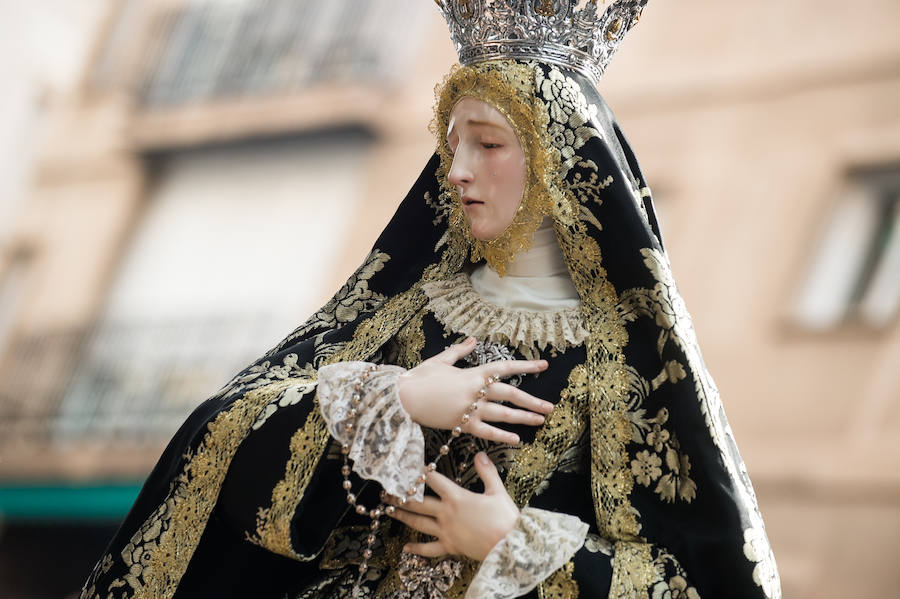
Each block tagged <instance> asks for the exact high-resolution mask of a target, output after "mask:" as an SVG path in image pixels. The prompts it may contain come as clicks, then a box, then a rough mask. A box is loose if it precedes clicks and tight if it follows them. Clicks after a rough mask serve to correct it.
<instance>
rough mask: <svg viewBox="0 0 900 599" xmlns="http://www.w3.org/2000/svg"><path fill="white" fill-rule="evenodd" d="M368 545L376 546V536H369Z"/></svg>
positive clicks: (367, 538)
mask: <svg viewBox="0 0 900 599" xmlns="http://www.w3.org/2000/svg"><path fill="white" fill-rule="evenodd" d="M366 543H368V544H369V545H374V544H375V535H372V534H370V535H369V536H367V537H366Z"/></svg>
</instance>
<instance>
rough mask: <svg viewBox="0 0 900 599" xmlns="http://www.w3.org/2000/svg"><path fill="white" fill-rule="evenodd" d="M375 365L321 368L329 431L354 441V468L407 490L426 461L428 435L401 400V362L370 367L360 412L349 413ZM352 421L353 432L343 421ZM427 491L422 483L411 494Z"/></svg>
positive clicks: (400, 492) (393, 490)
mask: <svg viewBox="0 0 900 599" xmlns="http://www.w3.org/2000/svg"><path fill="white" fill-rule="evenodd" d="M371 367H372V364H369V363H367V362H338V363H337V364H330V365H328V366H323V367H322V368H320V369H319V376H318V380H319V390H318V398H319V407H320V408H321V410H322V417H323V418H324V419H325V422H326V424H327V425H328V432H330V433H331V435H332V436H333V437H334V438H335V439H337V440H338V441H340V442H341V443H347V444H348V445H349V446H350V454H349V456H348V457H349V458H350V459H351V460H352V461H353V470H354V471H355V472H356V473H357V474H359V475H360V476H361V477H363V478H365V479H369V480H374V481H377V482H378V483H380V484H381V486H382V487H384V489H385V490H386V491H387V492H388V493H390V494H392V495H397V496H405V495H406V493H407V490H408V489H409V488H410V487H412V486H413V484H414V483H415V482H416V479H417V478H418V477H419V475H420V474H422V470H423V468H424V467H425V438H424V436H423V435H422V429H421V427H420V426H419V425H418V424H416V423H415V422H413V420H412V418H410V417H409V414H407V413H406V410H404V409H403V405H402V404H401V403H400V397H399V395H398V394H397V378H398V377H399V376H400V374H402V373H403V372H405V369H403V368H401V367H399V366H390V365H381V366H378V368H376V369H375V370H373V371H371V372H369V375H368V377H367V378H366V380H365V382H364V383H363V388H362V389H361V392H360V399H361V400H362V401H361V402H360V404H359V406H358V408H357V412H358V413H357V415H356V417H355V418H351V417H350V408H351V405H350V400H351V397H352V396H353V394H354V393H355V392H356V391H355V387H356V385H357V384H358V383H359V382H360V380H361V378H362V375H363V373H365V372H367V371H369V369H370V368H371ZM351 421H353V422H354V428H353V432H351V433H347V431H346V428H345V425H346V424H347V423H348V422H351ZM423 496H424V489H423V487H422V485H419V489H418V492H417V493H416V495H414V496H413V497H411V499H416V500H417V501H422V500H423Z"/></svg>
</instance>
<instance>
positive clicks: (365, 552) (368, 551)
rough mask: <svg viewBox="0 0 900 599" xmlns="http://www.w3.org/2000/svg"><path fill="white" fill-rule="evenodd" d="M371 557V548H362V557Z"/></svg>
mask: <svg viewBox="0 0 900 599" xmlns="http://www.w3.org/2000/svg"><path fill="white" fill-rule="evenodd" d="M371 557H372V550H371V549H363V559H369V558H371Z"/></svg>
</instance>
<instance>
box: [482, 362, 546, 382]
mask: <svg viewBox="0 0 900 599" xmlns="http://www.w3.org/2000/svg"><path fill="white" fill-rule="evenodd" d="M473 370H476V371H478V373H479V374H481V375H482V376H483V377H484V378H485V379H487V377H488V376H490V375H492V374H493V375H496V376H501V377H506V376H512V375H514V374H528V373H532V372H543V371H544V370H547V360H501V361H499V362H490V363H488V364H484V365H483V366H478V367H476V368H474V369H473Z"/></svg>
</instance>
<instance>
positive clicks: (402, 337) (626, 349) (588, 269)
mask: <svg viewBox="0 0 900 599" xmlns="http://www.w3.org/2000/svg"><path fill="white" fill-rule="evenodd" d="M466 95H468V96H474V97H477V98H480V99H482V100H484V101H486V102H488V103H490V104H492V105H493V106H495V107H496V108H498V110H500V111H501V112H502V113H503V114H504V115H505V116H506V117H507V119H508V120H509V121H510V123H511V124H512V125H513V127H514V128H515V129H516V132H517V134H518V135H519V139H520V141H521V142H522V145H523V149H524V150H525V153H526V157H527V160H528V164H529V173H528V182H527V185H526V197H525V199H524V200H523V210H521V211H520V212H521V214H520V216H519V217H517V220H516V221H514V224H513V226H512V227H511V229H510V231H509V232H508V233H509V234H508V235H506V236H505V237H504V239H502V240H500V241H499V242H498V243H497V244H495V245H493V246H491V245H484V244H479V243H476V242H474V240H472V239H471V237H470V236H469V235H468V232H467V229H466V227H465V223H464V221H463V220H462V213H461V210H460V208H459V205H458V198H457V197H456V192H455V190H454V189H453V188H452V187H451V186H449V185H448V184H447V182H446V173H447V171H448V169H449V161H450V155H449V150H448V148H447V147H446V143H445V142H443V141H441V138H442V137H443V136H442V134H440V133H439V134H438V139H439V142H438V150H437V152H436V153H435V155H434V156H433V157H432V158H431V159H430V160H429V161H428V163H427V164H426V165H425V168H424V169H423V171H422V174H421V175H420V177H419V179H418V180H417V181H416V183H415V184H414V185H413V187H412V189H411V190H410V192H409V194H408V195H407V196H406V198H405V199H404V200H403V202H402V203H401V204H400V206H399V208H398V210H397V213H396V215H395V216H394V217H393V219H392V220H391V222H390V224H389V225H388V226H387V228H386V229H385V230H384V232H383V233H382V235H381V236H380V237H379V238H378V240H377V242H376V243H375V246H374V248H373V250H372V252H371V253H370V254H369V256H368V257H367V258H366V260H365V262H364V263H363V264H362V266H361V267H360V268H359V269H358V270H357V271H356V272H355V273H354V275H353V276H352V277H351V278H350V279H349V280H348V281H347V282H346V284H345V285H344V286H343V287H342V288H341V289H340V290H339V291H338V292H337V293H336V294H335V296H334V297H333V298H332V300H331V301H330V302H329V303H328V304H326V305H325V306H324V307H322V309H321V310H319V311H318V312H316V314H314V315H313V316H312V317H311V318H310V319H309V320H308V321H307V322H306V323H305V324H303V325H302V326H301V327H299V328H298V329H297V330H295V331H294V332H293V333H291V334H290V335H288V336H287V337H286V338H285V339H284V340H283V341H282V342H280V343H279V344H278V345H277V346H276V347H275V348H273V349H272V350H271V351H269V352H268V353H266V355H265V356H263V357H262V358H261V359H260V360H258V361H257V362H255V363H254V364H252V365H251V366H249V367H248V368H246V369H245V370H244V371H242V372H241V373H240V374H238V375H237V376H235V377H234V379H233V380H232V381H231V382H229V383H228V384H227V385H226V386H225V387H224V388H223V389H222V390H221V391H219V392H218V393H217V394H216V395H215V396H214V397H212V398H210V399H208V400H207V401H206V402H204V403H202V404H201V405H200V406H199V407H198V408H197V409H196V410H195V411H194V413H193V414H191V416H190V417H189V418H188V419H187V421H186V422H185V423H184V425H183V426H182V427H181V429H180V430H179V431H178V432H177V434H176V435H175V436H174V438H173V439H172V441H171V442H170V444H169V446H168V447H167V449H166V450H165V452H164V453H163V455H162V456H161V458H160V460H159V463H158V464H157V466H156V467H155V469H154V470H153V472H152V473H151V474H150V476H149V477H148V479H147V481H146V483H145V485H144V487H143V490H142V491H141V493H140V496H139V497H138V499H137V501H136V502H135V504H134V506H133V508H132V510H131V512H130V513H129V514H128V517H127V518H126V520H125V522H124V523H123V524H122V527H121V529H120V530H119V532H118V533H117V534H116V536H115V537H114V538H113V539H112V541H111V543H110V545H109V548H108V550H107V552H106V554H105V555H104V556H103V557H102V558H101V560H100V561H99V563H98V564H97V566H96V568H95V570H94V571H93V573H92V574H91V576H90V578H89V579H88V581H87V582H86V584H85V587H84V590H83V593H82V595H81V597H82V599H107V598H116V599H118V598H145V597H153V598H170V597H216V598H220V597H232V596H234V597H238V596H242V597H248V596H249V597H322V598H324V597H343V596H349V595H348V594H347V593H348V587H349V586H350V585H352V582H353V581H354V580H355V572H356V568H355V565H354V564H356V563H358V562H359V551H360V549H361V544H362V540H361V539H362V535H364V533H365V531H366V530H367V527H368V520H367V519H366V518H364V517H360V516H357V515H356V514H355V513H352V512H351V511H348V509H347V504H346V501H345V492H344V491H343V490H342V489H341V484H340V483H341V477H340V464H341V462H340V460H339V459H338V458H339V456H338V455H337V452H336V451H335V442H334V441H333V440H332V439H331V438H330V436H329V434H328V433H327V431H326V428H325V423H324V421H323V420H322V417H321V415H320V412H319V408H318V404H317V398H316V373H317V369H318V368H319V367H320V366H322V365H324V364H328V363H333V362H336V361H347V360H364V361H370V362H376V363H394V364H400V365H402V366H405V367H412V366H414V365H415V364H417V363H418V362H420V361H421V360H423V359H425V358H427V357H429V356H431V355H434V354H436V353H438V352H440V351H441V350H442V349H443V348H444V347H445V346H446V345H448V344H449V343H451V342H455V341H457V340H458V339H460V338H461V337H462V335H458V334H455V333H454V332H448V331H446V330H445V328H444V327H443V326H442V325H441V324H440V323H439V322H437V320H435V318H434V315H433V314H432V313H431V312H430V311H429V310H428V298H427V297H426V295H425V294H424V293H423V291H422V285H423V283H425V282H427V281H440V280H444V279H447V278H449V277H451V276H453V275H455V274H457V273H459V272H461V271H462V270H464V269H465V268H466V267H467V264H469V263H470V259H472V258H474V259H475V260H481V259H487V260H488V261H489V263H492V264H496V265H497V266H498V270H502V269H503V267H504V264H505V263H504V260H506V259H507V258H508V256H509V255H511V254H514V253H515V251H516V250H518V249H520V248H521V247H524V246H527V243H528V237H529V235H530V232H533V231H534V229H535V228H536V226H537V224H536V223H539V222H540V221H541V220H542V219H543V218H544V217H549V218H552V219H553V223H554V228H555V231H556V235H557V239H558V241H559V243H560V246H561V248H562V250H563V254H564V256H565V259H566V263H567V265H568V268H569V272H570V274H571V276H572V280H573V282H574V284H575V287H576V288H577V290H578V293H579V296H580V298H581V310H582V314H583V317H584V321H585V324H586V327H587V329H588V331H589V336H588V338H587V341H586V342H585V343H584V344H583V345H580V346H577V347H573V348H569V349H567V350H566V351H564V352H558V351H551V350H546V349H545V350H532V351H528V352H525V353H527V357H536V356H540V357H544V358H546V359H547V360H549V362H550V367H549V369H548V370H547V371H546V372H545V373H542V374H541V375H538V376H529V377H525V379H524V380H523V381H522V384H521V388H522V389H524V390H526V391H528V392H530V393H532V394H534V395H536V396H538V397H541V398H543V399H546V400H548V401H552V402H554V403H555V404H556V405H557V408H556V410H555V411H554V413H553V415H552V417H550V418H548V420H547V422H546V423H545V424H544V425H543V426H541V427H537V428H536V429H535V428H529V427H515V426H512V427H510V428H511V429H514V430H516V431H517V432H518V433H519V434H520V435H521V436H522V441H523V443H522V445H521V447H519V448H518V449H515V450H513V449H511V448H502V447H492V448H489V449H490V450H491V451H492V452H493V453H492V454H491V455H492V457H494V458H495V461H498V465H499V466H500V468H501V474H502V476H503V477H504V480H505V482H506V486H507V489H508V491H509V493H510V495H511V496H512V497H513V499H514V500H515V501H516V502H517V503H518V504H519V505H521V506H524V505H532V506H535V507H540V508H545V509H551V510H557V511H563V512H568V513H572V514H575V515H577V516H578V517H580V518H581V519H582V520H584V521H585V522H587V523H588V524H589V525H590V534H589V537H588V542H586V543H585V545H584V547H583V548H582V549H580V550H579V551H578V553H577V554H576V555H575V556H574V558H573V559H572V560H571V561H570V562H569V563H568V564H566V566H564V567H563V568H561V569H560V570H559V571H557V572H556V573H555V574H553V575H552V576H551V577H550V578H548V579H547V580H545V581H544V583H542V584H541V585H540V587H539V588H538V589H536V590H535V591H534V592H532V593H531V594H530V595H529V596H530V597H602V596H609V597H617V598H618V597H653V598H654V599H655V598H658V597H667V598H668V597H678V598H682V597H698V596H699V597H707V598H720V597H729V598H747V599H750V598H753V599H762V598H766V597H767V598H769V599H773V598H775V597H780V593H781V591H780V585H779V580H778V574H777V571H776V568H775V563H774V559H773V557H772V553H771V549H770V548H769V544H768V540H767V537H766V533H765V530H764V527H763V522H762V519H761V517H760V514H759V511H758V509H757V505H756V499H755V496H754V493H753V489H752V487H751V485H750V481H749V478H748V477H747V473H746V471H745V469H744V465H743V462H742V460H741V458H740V455H739V454H738V450H737V447H736V445H735V442H734V439H733V436H732V432H731V429H730V427H729V426H728V423H727V421H726V419H725V414H724V411H723V408H722V404H721V402H720V399H719V396H718V393H717V391H716V387H715V385H714V384H713V381H712V379H711V378H710V375H709V373H708V372H707V369H706V367H705V366H704V363H703V360H702V358H701V355H700V351H699V348H698V345H697V340H696V338H695V335H694V331H693V328H692V325H691V320H690V317H689V316H688V313H687V311H686V310H685V306H684V303H683V301H682V299H681V296H680V295H679V293H678V290H677V289H676V287H675V284H674V281H673V278H672V273H671V270H670V267H669V263H668V259H667V256H666V253H665V250H664V249H663V245H662V240H661V237H660V233H659V229H658V226H657V222H656V219H655V217H654V212H653V205H652V201H651V197H650V191H649V189H648V187H647V186H646V183H645V182H644V180H643V176H642V174H641V172H640V169H639V168H638V165H637V162H636V161H635V159H634V156H633V155H632V152H631V150H630V148H629V146H628V144H627V142H626V141H625V139H624V137H623V136H622V134H621V132H620V131H619V128H618V126H617V124H616V121H615V119H614V117H613V115H612V114H611V112H610V111H609V109H608V108H607V106H606V104H605V103H604V102H603V100H602V99H601V98H600V96H599V94H598V93H597V91H596V89H595V88H594V86H593V85H592V84H591V83H589V82H588V81H587V80H586V79H584V78H583V77H581V76H580V75H578V74H572V73H568V72H565V71H562V70H560V69H558V68H556V67H551V66H547V65H542V64H537V63H526V62H513V61H498V62H488V63H482V64H480V65H477V66H475V67H463V68H460V69H458V70H456V71H454V72H453V73H451V75H450V76H449V78H448V81H447V82H446V84H445V85H444V87H443V88H442V91H441V93H440V94H439V98H438V100H439V101H438V110H437V119H436V129H437V130H438V131H446V119H447V116H448V115H449V111H450V110H451V109H452V106H453V105H454V104H455V102H456V101H457V100H458V99H459V98H460V97H462V96H466ZM309 259H315V258H314V257H313V256H310V257H309ZM492 261H493V262H492ZM522 355H523V354H522V352H521V351H518V350H517V353H516V357H521V356H522ZM433 437H435V435H434V434H432V432H430V431H426V439H431V438H433ZM463 445H464V444H463ZM429 447H430V449H428V448H427V451H426V453H429V452H431V453H429V455H433V450H434V445H433V444H432V445H429ZM579 448H581V450H579ZM475 449H477V448H475ZM473 450H474V449H473ZM582 450H583V451H582ZM489 453H490V451H489ZM457 457H459V456H457ZM445 462H448V461H447V460H445ZM458 465H459V460H449V462H448V463H445V464H444V465H443V466H442V467H441V468H442V469H443V470H444V471H445V472H447V473H448V474H450V475H457V474H459V473H458V472H455V471H453V469H454V468H456V467H457V466H458ZM354 476H355V475H354ZM467 480H468V482H466V483H465V484H467V485H468V486H471V487H473V488H476V487H478V485H479V483H478V482H477V479H474V478H472V477H469V479H467ZM354 482H355V485H356V488H359V486H360V485H363V484H364V483H363V481H361V480H359V479H354ZM376 486H377V485H376V484H374V483H371V484H366V485H365V488H364V489H363V490H362V491H360V493H359V496H360V498H361V500H362V501H363V502H364V503H365V504H366V505H373V504H375V503H377V494H378V489H377V488H375V487H376ZM409 534H410V533H409V531H408V530H407V529H405V528H404V527H403V526H402V525H401V524H400V523H398V522H392V523H391V524H390V527H389V528H388V531H387V533H386V534H384V536H383V538H382V539H380V540H379V542H378V544H377V546H376V555H375V557H374V558H373V559H372V562H371V563H372V568H371V569H370V571H369V574H368V579H367V580H368V582H367V586H366V587H365V590H366V592H367V593H368V595H367V596H376V597H394V596H402V595H398V592H399V591H398V579H397V572H396V565H397V556H398V554H399V550H400V547H401V546H402V544H403V542H404V541H405V540H406V539H407V538H408V537H409ZM610 556H612V557H611V558H610ZM476 569H477V564H474V563H468V562H467V563H466V567H465V568H464V572H463V575H462V576H461V577H460V579H459V580H458V581H457V582H456V584H455V585H454V586H453V587H452V588H451V589H450V591H448V592H447V593H446V596H447V597H461V596H462V595H463V594H464V593H465V589H466V586H467V584H468V581H469V580H470V579H471V576H472V575H473V573H474V572H475V570H476Z"/></svg>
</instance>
